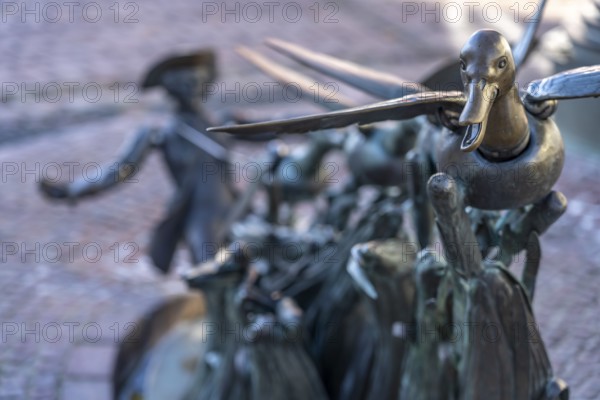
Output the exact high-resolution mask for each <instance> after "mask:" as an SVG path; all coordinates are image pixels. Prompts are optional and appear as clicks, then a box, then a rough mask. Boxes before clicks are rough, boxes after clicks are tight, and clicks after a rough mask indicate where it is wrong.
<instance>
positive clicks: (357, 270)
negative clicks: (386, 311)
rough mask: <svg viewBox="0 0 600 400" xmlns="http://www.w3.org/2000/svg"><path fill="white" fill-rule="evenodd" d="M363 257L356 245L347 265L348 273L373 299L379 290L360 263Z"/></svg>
mask: <svg viewBox="0 0 600 400" xmlns="http://www.w3.org/2000/svg"><path fill="white" fill-rule="evenodd" d="M361 259H362V257H361V254H360V250H359V249H358V248H357V247H354V248H353V249H352V251H351V256H350V260H349V261H348V266H347V267H346V268H347V270H348V273H349V274H350V276H351V277H352V279H353V280H354V282H356V284H357V285H358V287H359V288H360V289H361V290H362V291H363V292H365V294H366V295H367V296H369V297H370V298H372V299H373V300H376V299H377V297H378V296H377V291H376V290H375V288H374V287H373V284H372V283H371V281H370V280H369V278H368V277H367V274H366V273H365V270H364V269H363V268H362V267H361V265H360V260H361Z"/></svg>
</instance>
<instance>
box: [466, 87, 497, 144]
mask: <svg viewBox="0 0 600 400" xmlns="http://www.w3.org/2000/svg"><path fill="white" fill-rule="evenodd" d="M465 89H466V91H467V104H465V108H464V109H463V111H462V113H461V114H460V118H459V120H458V124H459V125H460V126H466V127H467V132H466V133H465V136H464V138H463V140H462V143H461V145H460V149H461V150H462V151H465V152H471V151H473V150H475V149H477V148H478V147H479V146H480V145H481V142H482V141H483V137H484V136H485V129H486V127H487V120H488V115H489V113H490V110H491V109H492V105H493V104H494V100H496V97H497V96H498V87H497V86H496V85H495V84H489V83H486V81H485V80H484V79H481V80H480V81H478V82H475V81H472V82H471V83H469V84H468V85H467V86H466V88H465Z"/></svg>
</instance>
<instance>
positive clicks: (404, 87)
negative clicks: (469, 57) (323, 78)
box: [267, 39, 429, 99]
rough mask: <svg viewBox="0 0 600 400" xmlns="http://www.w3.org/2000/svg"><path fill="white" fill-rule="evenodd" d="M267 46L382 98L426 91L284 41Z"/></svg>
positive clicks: (419, 85)
mask: <svg viewBox="0 0 600 400" xmlns="http://www.w3.org/2000/svg"><path fill="white" fill-rule="evenodd" d="M267 45H268V46H270V47H272V48H273V49H275V50H277V51H279V52H281V53H283V54H285V55H287V56H289V57H291V58H293V59H294V60H296V61H298V62H299V63H301V64H303V65H306V66H308V67H310V68H313V69H315V70H317V71H319V72H321V73H324V74H326V75H329V76H331V77H333V78H336V79H339V80H341V81H342V82H345V83H347V84H349V85H352V86H354V87H356V88H358V89H360V90H362V91H364V92H366V93H369V94H372V95H374V96H376V97H379V98H382V99H393V98H396V97H402V96H406V95H409V94H413V93H420V92H424V91H427V90H429V89H428V88H426V87H425V86H423V85H421V84H420V83H417V82H410V81H409V80H407V79H403V78H400V77H397V76H395V75H392V74H388V73H385V72H379V71H376V70H373V69H370V68H366V67H363V66H360V65H358V64H354V63H352V62H349V61H345V60H340V59H338V58H335V57H331V56H328V55H326V54H321V53H317V52H314V51H311V50H307V49H305V48H303V47H301V46H298V45H295V44H292V43H288V42H284V41H283V40H279V39H269V40H267Z"/></svg>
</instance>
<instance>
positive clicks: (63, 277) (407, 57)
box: [0, 0, 600, 400]
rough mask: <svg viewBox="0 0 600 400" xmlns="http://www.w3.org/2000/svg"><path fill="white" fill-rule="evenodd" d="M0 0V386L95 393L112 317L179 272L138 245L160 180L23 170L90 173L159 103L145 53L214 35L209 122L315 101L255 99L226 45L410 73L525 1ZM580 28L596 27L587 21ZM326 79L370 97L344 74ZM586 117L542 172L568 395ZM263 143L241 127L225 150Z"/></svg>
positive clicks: (599, 235)
mask: <svg viewBox="0 0 600 400" xmlns="http://www.w3.org/2000/svg"><path fill="white" fill-rule="evenodd" d="M466 3H469V2H466ZM583 3H584V2H583V1H581V0H578V1H575V0H549V3H548V7H547V10H546V12H545V15H544V19H543V23H542V28H541V32H540V33H541V34H544V33H546V32H549V31H551V30H552V29H553V28H556V27H560V26H563V25H564V24H565V21H571V22H573V21H580V20H581V15H586V16H588V17H590V16H591V17H593V18H595V14H593V13H594V12H597V10H596V9H595V7H594V6H593V4H591V2H590V3H589V4H586V5H585V6H584V5H583ZM0 6H1V10H0V11H1V13H0V15H1V18H2V20H1V23H0V33H1V34H0V38H1V39H0V49H1V50H2V51H1V52H0V53H1V54H2V55H3V57H2V58H0V77H1V82H2V88H1V89H2V104H1V107H0V179H1V185H0V243H1V245H2V248H1V250H2V252H1V254H0V258H1V259H0V296H1V301H0V322H1V323H2V337H1V340H2V341H1V343H0V399H24V398H32V399H42V398H43V399H54V398H61V399H90V400H95V399H108V398H110V393H111V392H110V390H111V387H110V382H109V376H110V371H111V368H112V363H113V357H114V354H115V349H116V342H117V340H116V339H118V338H119V337H120V336H122V335H123V333H124V331H126V330H127V329H129V328H130V326H129V325H127V324H128V323H129V322H133V321H135V320H136V318H137V317H138V316H139V315H140V314H141V313H143V312H144V311H145V310H147V309H148V308H149V307H151V306H152V305H153V304H156V303H157V302H160V301H161V300H162V299H164V298H165V296H169V295H172V294H174V293H179V292H182V291H184V290H185V288H184V286H183V284H182V283H180V281H179V280H178V278H177V273H176V272H174V273H172V274H171V275H169V276H168V277H163V276H161V275H159V274H158V273H156V272H155V271H154V269H153V267H152V266H151V264H150V262H149V261H148V258H147V256H146V253H147V246H148V242H149V234H150V232H151V229H152V227H153V226H154V225H155V224H156V223H157V222H158V221H159V220H160V219H161V217H162V215H163V212H164V210H165V207H166V204H167V201H168V199H169V198H170V196H171V195H172V193H173V190H174V186H173V184H172V183H171V182H170V180H169V177H168V175H167V172H166V170H165V166H164V164H163V162H162V160H161V156H160V154H159V153H153V154H151V155H150V157H149V159H148V160H147V161H146V163H145V165H144V166H143V168H142V169H141V170H140V172H139V173H138V174H136V176H135V178H134V179H132V180H131V181H130V182H127V183H125V184H122V185H120V186H118V187H117V188H115V189H114V190H111V191H109V192H107V193H105V194H102V195H99V196H95V197H92V198H86V199H84V200H83V201H80V202H78V203H77V204H67V203H64V202H55V201H50V200H48V199H46V198H44V197H43V196H42V195H41V194H40V191H39V188H38V185H39V182H40V181H41V179H42V178H43V177H51V178H53V179H54V178H57V177H58V178H60V179H66V178H67V177H68V176H69V175H68V174H69V173H71V174H74V175H75V176H76V175H77V174H90V175H94V174H95V173H96V166H98V165H106V163H107V162H108V163H110V161H111V159H113V158H114V157H115V155H116V152H117V149H118V147H119V145H120V144H121V143H122V142H123V141H124V140H125V138H126V137H127V135H129V134H131V133H133V132H134V131H135V130H136V129H137V128H139V127H140V126H142V125H148V124H150V125H152V124H154V123H156V124H160V123H162V121H164V119H165V118H166V116H168V115H169V113H170V112H171V111H172V109H173V105H172V104H171V103H170V102H169V100H168V99H167V97H166V95H165V93H164V92H162V91H161V90H160V89H155V90H150V91H142V90H141V86H140V83H141V82H140V81H141V80H142V78H143V76H144V73H145V72H146V71H147V69H148V68H149V67H150V66H151V65H152V64H154V63H156V62H157V61H159V60H161V59H162V58H164V57H167V56H171V55H177V54H185V53H186V52H191V51H195V50H198V49H201V48H213V49H215V50H216V52H217V55H218V60H217V62H218V70H219V78H218V79H217V81H216V83H217V88H218V90H216V92H215V93H214V94H213V95H212V96H211V97H209V98H206V99H203V103H205V104H203V107H205V108H206V109H207V110H208V112H209V114H210V115H211V117H212V118H214V120H215V121H217V122H218V121H219V120H220V118H221V117H222V114H223V112H224V111H226V110H246V111H248V110H252V113H253V115H254V116H255V117H257V118H264V119H269V118H271V117H272V116H273V115H276V114H278V113H303V112H312V111H315V110H318V108H317V107H316V106H315V105H314V104H311V101H299V102H296V101H288V100H289V99H288V100H286V99H285V98H282V96H281V95H276V96H275V97H274V98H272V99H270V98H269V96H268V91H267V86H264V85H263V84H264V82H270V81H272V79H271V78H268V77H266V76H264V75H262V74H261V73H260V72H259V71H258V70H257V69H256V68H254V67H253V66H252V65H250V64H249V63H248V62H247V61H245V60H244V59H242V58H241V57H240V56H238V55H237V54H236V53H235V51H234V49H235V47H236V46H238V45H246V46H249V47H250V48H253V49H257V50H260V51H261V52H263V54H267V55H270V56H272V57H273V58H274V59H277V60H278V61H280V62H282V63H284V64H286V65H290V66H291V65H294V64H293V63H291V62H289V61H287V60H286V59H285V58H283V57H280V56H278V55H277V54H275V53H274V52H272V51H270V50H268V49H267V48H266V47H264V45H263V44H262V42H263V40H264V39H265V38H268V37H276V38H280V39H284V40H288V41H291V42H294V43H297V44H300V45H303V46H306V47H309V48H312V49H314V50H316V51H319V52H324V53H327V54H330V55H334V56H337V57H340V58H343V59H348V60H352V61H354V62H357V63H360V64H363V65H366V66H369V67H373V68H377V69H380V70H382V71H388V72H391V73H396V74H398V75H400V76H402V77H404V78H406V79H408V80H412V81H421V80H423V79H424V77H426V76H427V75H428V74H429V73H431V72H433V71H435V70H436V68H439V67H440V66H442V65H444V64H446V63H447V62H449V61H451V60H455V59H456V57H457V55H458V51H459V49H460V47H461V46H462V44H463V42H464V41H465V39H466V38H468V37H469V35H470V34H471V33H472V32H473V31H474V30H476V29H479V28H483V27H488V28H493V29H496V30H499V31H501V32H502V33H504V34H505V35H506V36H507V37H508V38H509V40H511V41H515V40H517V39H518V38H519V37H520V34H521V32H522V30H523V29H524V27H525V26H526V25H527V18H528V17H530V16H531V15H532V13H533V12H535V7H536V2H531V1H514V0H510V1H481V2H470V6H467V5H466V4H465V3H464V2H460V1H458V2H452V1H441V2H430V1H426V2H406V1H405V2H400V1H395V0H375V1H369V2H365V1H360V0H345V1H324V0H319V1H317V0H310V1H308V0H297V1H287V0H286V1H282V2H280V1H275V2H270V3H269V2H261V1H258V2H239V1H237V2H236V1H214V2H213V1H201V2H199V1H190V0H187V1H186V0H169V1H166V0H145V1H144V2H137V1H133V2H127V1H123V2H115V1H114V0H110V1H105V0H97V1H94V2H86V1H82V2H78V1H75V2H71V3H63V2H45V1H42V2H39V1H25V2H22V1H19V2H9V1H3V2H0ZM586 7H587V8H586ZM593 18H591V19H592V20H593ZM570 29H571V28H570ZM572 29H573V31H569V32H568V34H567V35H566V37H571V38H574V37H576V36H577V33H573V32H579V34H580V35H581V29H582V28H581V26H579V27H576V28H572ZM578 29H579V30H578ZM588 30H589V32H591V33H590V35H592V36H591V37H592V39H593V38H594V36H593V35H594V32H595V31H593V26H592V27H591V28H590V27H588ZM598 32H599V36H600V30H599V31H598ZM552 34H553V35H554V36H550V39H548V36H545V38H546V42H544V39H543V38H544V36H542V39H541V43H540V46H539V49H540V52H539V53H536V54H534V55H533V56H532V57H531V59H530V60H529V63H528V67H527V69H526V70H524V71H523V73H522V74H521V75H520V76H519V78H518V79H519V84H520V85H522V86H524V85H525V84H526V83H527V82H528V81H529V80H530V79H533V78H539V77H543V76H547V75H549V74H551V73H554V72H555V71H558V70H560V69H561V68H563V67H564V65H565V64H566V63H568V62H571V61H565V59H561V57H564V53H561V52H562V51H563V50H564V48H562V47H560V46H559V48H558V49H556V46H554V45H553V44H554V43H560V41H561V40H563V39H564V38H565V34H564V33H563V34H561V33H560V32H558V33H557V31H554V32H553V33H552ZM569 35H570V36H569ZM585 35H586V34H585V33H584V34H583V36H585ZM588 38H589V37H588ZM592 39H590V40H592ZM592 42H593V40H592ZM548 43H549V44H548ZM599 43H600V40H599ZM588 47H589V46H588ZM592 47H593V46H592ZM544 52H546V53H544ZM590 54H591V55H590ZM590 54H587V55H586V57H588V59H590V57H591V59H593V55H594V54H593V52H592V53H590ZM561 63H562V64H561ZM597 63H599V64H600V59H599V60H598V61H597ZM323 79H324V81H327V78H323ZM248 83H257V84H258V86H259V87H262V88H264V89H265V91H264V93H262V96H260V97H259V98H258V99H257V98H256V96H255V95H254V94H252V95H249V94H248V93H246V92H244V87H245V85H247V84H248ZM340 92H341V93H344V94H348V95H349V96H354V97H355V98H356V99H358V100H359V101H363V102H367V101H369V99H368V98H367V97H366V96H365V95H362V94H360V93H357V92H356V91H354V90H351V89H349V88H347V87H344V86H340ZM204 100H205V101H204ZM591 104H593V106H592V108H590V111H588V112H587V114H589V115H593V112H594V110H596V113H597V112H598V111H600V108H598V107H597V106H598V101H595V102H592V103H591ZM594 107H595V108H594ZM559 108H560V106H559ZM589 125H590V123H588V124H587V125H584V126H583V127H582V128H581V131H580V130H579V129H578V128H577V127H573V125H572V124H571V125H568V126H566V128H563V131H562V133H563V136H564V138H565V142H566V147H567V161H566V166H565V169H564V172H563V176H562V177H561V179H560V181H559V183H558V185H557V188H558V190H561V191H563V192H564V194H565V195H566V196H567V198H568V199H569V208H568V210H567V212H566V214H565V215H564V216H563V217H562V218H561V219H560V220H559V221H558V222H557V223H556V224H555V225H554V226H553V227H552V228H551V229H550V230H549V231H548V232H547V233H546V234H545V235H544V236H543V237H542V246H543V260H542V268H541V271H540V275H539V280H538V289H537V291H536V299H535V302H534V308H535V311H536V315H537V321H538V323H539V325H540V330H541V332H542V335H543V338H544V340H545V341H546V345H547V348H548V351H549V353H550V356H551V359H552V361H553V365H554V368H555V370H556V374H557V375H558V376H560V377H562V378H563V379H565V380H566V381H567V382H568V383H569V385H570V386H571V388H572V398H573V399H598V398H600V383H599V382H600V380H599V379H598V378H600V321H599V320H598V318H597V312H598V310H599V300H598V287H600V261H599V260H600V229H599V228H600V186H599V183H600V174H599V173H598V172H600V169H599V168H598V166H599V162H600V159H599V158H598V150H599V149H600V147H599V146H598V141H597V138H595V137H594V134H593V133H592V134H589V135H587V136H586V134H584V131H585V130H586V129H587V130H589V128H590V126H589ZM594 128H595V126H594ZM592 130H593V129H592ZM261 149H262V145H259V144H256V145H248V144H244V145H243V146H240V149H239V151H241V152H244V151H253V152H259V151H262V150H261ZM175 263H176V265H177V266H178V268H183V267H185V266H186V265H188V264H189V260H188V259H187V258H186V255H185V254H183V253H182V252H180V253H179V254H178V256H177V259H176V261H175ZM125 333H126V332H125Z"/></svg>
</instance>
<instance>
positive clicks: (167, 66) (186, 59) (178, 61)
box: [142, 49, 217, 89]
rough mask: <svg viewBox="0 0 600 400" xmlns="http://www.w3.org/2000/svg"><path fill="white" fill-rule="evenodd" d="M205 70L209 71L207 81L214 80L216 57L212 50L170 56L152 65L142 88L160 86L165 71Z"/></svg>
mask: <svg viewBox="0 0 600 400" xmlns="http://www.w3.org/2000/svg"><path fill="white" fill-rule="evenodd" d="M194 67H197V68H206V69H208V71H209V77H210V78H209V79H208V80H209V81H212V80H213V79H215V77H216V74H217V71H216V56H215V53H214V51H212V50H208V49H207V50H200V51H197V52H195V53H191V54H185V55H177V56H171V57H168V58H165V59H163V60H162V61H160V62H158V63H156V64H154V65H153V66H152V67H151V68H150V70H149V71H148V73H147V74H146V77H145V78H144V80H143V83H142V88H144V89H147V88H151V87H154V86H160V85H161V84H162V82H161V77H162V76H163V74H164V73H165V72H167V71H171V70H176V69H188V68H194Z"/></svg>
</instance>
